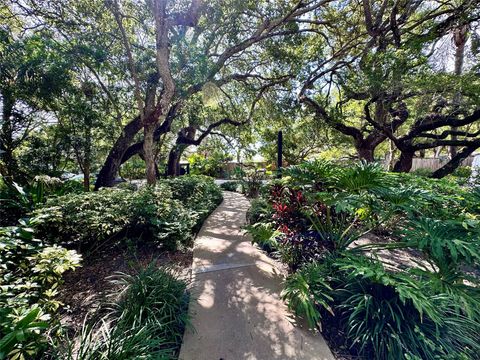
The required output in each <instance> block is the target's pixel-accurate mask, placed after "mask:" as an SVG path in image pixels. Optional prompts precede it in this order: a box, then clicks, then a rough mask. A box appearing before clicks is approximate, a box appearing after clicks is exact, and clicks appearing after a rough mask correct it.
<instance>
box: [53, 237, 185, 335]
mask: <svg viewBox="0 0 480 360" xmlns="http://www.w3.org/2000/svg"><path fill="white" fill-rule="evenodd" d="M192 260H193V253H192V250H191V249H189V250H186V251H184V252H181V251H176V252H165V250H162V249H161V248H158V247H155V246H152V245H137V246H135V247H133V248H132V247H131V246H129V247H119V246H115V247H111V248H109V249H108V250H104V251H101V252H96V253H94V254H90V255H88V254H87V255H85V254H84V255H83V261H82V267H80V268H78V269H76V270H75V271H69V272H68V273H66V274H65V275H64V281H65V282H64V284H63V285H62V286H61V288H60V293H59V297H58V300H59V301H60V302H62V303H63V304H64V310H63V311H62V312H61V313H60V317H61V322H62V324H63V325H65V326H66V327H67V328H68V329H69V331H71V332H72V333H75V332H77V331H78V330H80V329H81V327H82V324H83V322H84V320H85V317H86V316H87V315H88V314H91V313H93V312H95V310H97V309H98V307H99V305H100V304H101V303H102V301H103V300H105V299H106V295H107V294H108V293H109V292H111V291H112V290H113V289H114V286H113V284H111V282H110V281H109V278H110V277H111V276H113V275H115V273H117V272H122V273H127V274H132V273H135V271H136V269H138V268H139V267H146V266H147V265H148V264H150V263H151V262H153V261H155V262H156V263H157V264H158V266H172V267H173V268H174V269H175V270H177V271H179V272H180V274H181V275H184V276H186V277H190V274H189V273H190V271H191V269H190V266H191V264H192Z"/></svg>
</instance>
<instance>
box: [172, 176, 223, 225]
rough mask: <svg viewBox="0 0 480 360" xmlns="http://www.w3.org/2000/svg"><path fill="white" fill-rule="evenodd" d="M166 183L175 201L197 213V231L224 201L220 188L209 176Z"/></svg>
mask: <svg viewBox="0 0 480 360" xmlns="http://www.w3.org/2000/svg"><path fill="white" fill-rule="evenodd" d="M164 183H166V184H167V185H168V186H169V187H170V189H171V190H172V196H173V198H174V199H176V200H179V201H181V202H182V204H183V205H184V206H185V207H186V208H187V209H189V210H191V211H193V212H195V213H196V215H197V222H196V228H195V230H197V229H198V226H200V225H201V224H202V223H203V221H204V220H205V219H206V218H207V217H208V215H209V214H210V213H211V212H212V211H213V210H214V209H215V208H216V207H217V206H218V205H219V204H220V203H221V202H222V200H223V195H222V192H221V189H220V187H219V186H217V185H216V184H215V182H214V180H213V178H210V177H208V176H202V175H192V176H181V177H177V178H173V179H167V180H164Z"/></svg>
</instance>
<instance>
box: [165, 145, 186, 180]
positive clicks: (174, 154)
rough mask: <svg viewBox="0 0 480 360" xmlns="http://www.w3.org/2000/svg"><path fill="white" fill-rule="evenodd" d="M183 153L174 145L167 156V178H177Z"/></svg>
mask: <svg viewBox="0 0 480 360" xmlns="http://www.w3.org/2000/svg"><path fill="white" fill-rule="evenodd" d="M182 153H183V151H182V150H181V146H180V145H174V146H173V148H172V149H171V150H170V153H169V154H168V162H167V176H178V175H179V173H178V168H179V164H180V158H181V156H182Z"/></svg>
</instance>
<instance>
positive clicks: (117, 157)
mask: <svg viewBox="0 0 480 360" xmlns="http://www.w3.org/2000/svg"><path fill="white" fill-rule="evenodd" d="M141 128H142V122H141V120H140V116H137V117H136V118H135V119H133V120H132V121H130V122H129V123H128V124H127V125H126V126H125V128H124V129H123V132H122V134H121V135H120V137H119V138H118V139H117V141H116V142H115V144H114V145H113V147H112V149H111V150H110V153H109V154H108V156H107V159H106V160H105V163H104V164H103V167H102V169H101V170H100V173H99V174H98V177H97V181H96V182H95V190H98V189H100V188H101V187H111V186H113V185H114V181H115V177H116V176H117V174H118V170H119V168H120V165H121V164H122V158H123V155H124V154H125V152H126V151H127V149H128V147H129V145H130V144H131V143H132V141H133V138H134V137H135V135H136V134H137V133H138V132H139V131H140V129H141Z"/></svg>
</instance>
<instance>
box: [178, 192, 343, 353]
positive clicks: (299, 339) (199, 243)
mask: <svg viewBox="0 0 480 360" xmlns="http://www.w3.org/2000/svg"><path fill="white" fill-rule="evenodd" d="M224 198H225V200H224V202H223V203H222V204H221V205H220V206H219V207H218V208H217V210H215V212H214V213H213V214H212V215H210V217H209V218H208V219H207V220H206V222H205V224H204V225H203V227H202V229H201V231H200V233H199V234H198V237H197V239H196V240H195V248H194V251H193V266H192V267H193V274H194V275H193V276H194V279H193V290H192V300H191V303H190V313H191V317H192V325H193V328H194V329H193V330H192V329H189V330H187V331H186V332H185V336H184V339H183V345H182V348H181V351H180V360H221V359H223V360H241V359H248V360H270V359H272V360H274V359H287V360H288V359H318V360H333V359H334V357H333V355H332V354H331V352H330V350H329V348H328V346H327V344H326V343H325V340H324V339H323V337H322V336H321V335H320V334H318V333H317V334H314V333H312V332H309V331H307V330H304V329H302V328H300V327H296V326H294V325H295V324H294V320H293V319H292V318H291V316H290V314H289V313H288V311H287V309H286V306H285V305H284V304H283V302H282V300H281V299H280V296H279V294H280V292H281V288H282V287H281V281H282V276H281V274H280V272H281V271H280V266H279V264H278V263H276V262H275V261H273V260H272V259H270V258H269V257H268V256H266V255H265V254H264V253H262V252H261V251H260V250H258V249H257V248H256V247H255V246H253V245H252V244H251V243H250V238H249V237H248V236H245V235H244V234H243V231H242V229H241V227H242V226H243V224H245V215H246V211H247V209H248V207H249V202H248V200H247V199H245V197H243V196H242V195H240V194H237V193H232V192H224Z"/></svg>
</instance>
